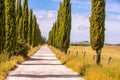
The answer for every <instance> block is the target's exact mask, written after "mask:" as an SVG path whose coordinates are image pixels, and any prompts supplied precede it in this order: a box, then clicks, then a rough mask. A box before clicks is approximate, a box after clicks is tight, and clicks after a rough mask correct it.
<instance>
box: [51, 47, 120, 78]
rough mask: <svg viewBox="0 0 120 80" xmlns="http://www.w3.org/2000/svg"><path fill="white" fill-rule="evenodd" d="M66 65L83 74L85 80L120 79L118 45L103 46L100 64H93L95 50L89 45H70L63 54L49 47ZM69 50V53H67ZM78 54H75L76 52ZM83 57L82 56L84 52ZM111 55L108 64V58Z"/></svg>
mask: <svg viewBox="0 0 120 80" xmlns="http://www.w3.org/2000/svg"><path fill="white" fill-rule="evenodd" d="M50 48H51V49H52V50H53V51H54V52H55V53H56V55H57V57H58V58H59V59H60V60H61V62H62V63H63V64H65V65H66V66H67V67H69V68H71V69H73V70H74V71H76V72H78V73H79V74H80V75H82V76H84V78H85V79H86V80H120V47H119V46H105V47H104V48H103V50H102V57H101V64H100V66H97V65H96V64H95V59H94V60H93V56H94V55H95V51H93V50H92V49H91V47H90V46H87V47H83V46H82V47H81V46H70V48H69V50H68V53H67V54H64V53H63V52H61V51H59V50H58V49H56V48H53V47H50ZM69 51H70V53H69ZM77 52H78V55H77V56H76V53H77ZM83 52H86V54H85V57H84V53H83ZM109 57H112V59H111V62H110V64H109V65H108V64H107V63H108V59H109Z"/></svg>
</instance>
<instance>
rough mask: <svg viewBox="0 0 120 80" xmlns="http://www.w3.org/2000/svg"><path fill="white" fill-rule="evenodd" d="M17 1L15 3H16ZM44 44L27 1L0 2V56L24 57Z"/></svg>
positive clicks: (3, 0)
mask: <svg viewBox="0 0 120 80" xmlns="http://www.w3.org/2000/svg"><path fill="white" fill-rule="evenodd" d="M16 1H17V2H16ZM43 42H44V39H43V37H42V36H41V31H40V29H39V24H38V23H37V18H36V16H35V15H34V14H33V11H32V9H30V10H29V8H28V0H24V2H23V4H21V0H0V54H3V53H8V55H18V54H21V55H24V56H26V54H27V53H25V51H26V50H27V49H28V48H32V47H35V46H37V45H39V44H42V43H43Z"/></svg>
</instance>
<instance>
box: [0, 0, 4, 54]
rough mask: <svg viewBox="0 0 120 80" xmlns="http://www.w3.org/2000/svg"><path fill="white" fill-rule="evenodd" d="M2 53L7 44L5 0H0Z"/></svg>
mask: <svg viewBox="0 0 120 80" xmlns="http://www.w3.org/2000/svg"><path fill="white" fill-rule="evenodd" d="M0 41H1V42H0V53H1V52H2V51H3V50H4V44H5V0H0Z"/></svg>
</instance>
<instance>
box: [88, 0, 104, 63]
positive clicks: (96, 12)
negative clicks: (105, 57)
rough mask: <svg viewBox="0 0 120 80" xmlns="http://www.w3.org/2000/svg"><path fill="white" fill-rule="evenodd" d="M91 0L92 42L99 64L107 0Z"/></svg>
mask: <svg viewBox="0 0 120 80" xmlns="http://www.w3.org/2000/svg"><path fill="white" fill-rule="evenodd" d="M91 2H92V14H91V17H90V43H91V47H92V49H93V50H96V53H97V56H96V63H97V65H99V64H100V60H101V51H102V48H103V46H104V37H105V35H104V31H105V27H104V26H105V0H91Z"/></svg>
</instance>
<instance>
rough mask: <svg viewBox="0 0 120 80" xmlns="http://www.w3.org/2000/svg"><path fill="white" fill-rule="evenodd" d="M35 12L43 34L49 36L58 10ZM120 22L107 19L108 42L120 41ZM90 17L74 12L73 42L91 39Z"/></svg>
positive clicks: (106, 39) (106, 40)
mask: <svg viewBox="0 0 120 80" xmlns="http://www.w3.org/2000/svg"><path fill="white" fill-rule="evenodd" d="M34 14H35V15H36V16H37V19H38V23H39V24H40V29H41V32H42V35H43V36H45V37H48V33H49V31H50V30H51V28H52V26H53V23H54V22H55V20H56V17H57V11H53V10H49V11H47V10H42V11H35V12H34ZM119 25H120V22H119V21H115V20H112V19H106V26H105V27H106V32H105V33H106V38H105V42H106V43H120V36H119V34H120V27H119ZM89 27H90V23H89V17H88V16H85V15H80V14H72V30H71V42H77V41H83V40H85V41H89V37H90V35H89Z"/></svg>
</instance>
